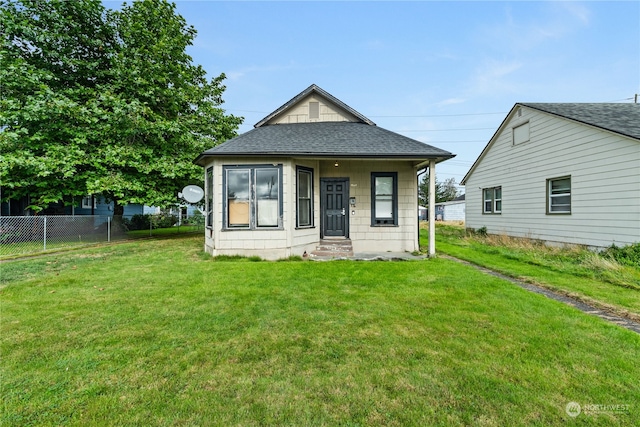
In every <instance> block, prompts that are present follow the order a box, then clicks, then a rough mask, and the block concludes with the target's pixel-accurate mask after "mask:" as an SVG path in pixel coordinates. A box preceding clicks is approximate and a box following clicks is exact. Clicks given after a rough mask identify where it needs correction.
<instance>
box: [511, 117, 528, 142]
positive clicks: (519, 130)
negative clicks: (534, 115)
mask: <svg viewBox="0 0 640 427" xmlns="http://www.w3.org/2000/svg"><path fill="white" fill-rule="evenodd" d="M527 141H529V122H527V123H523V124H521V125H520V126H516V127H514V128H513V145H517V144H522V143H523V142H527Z"/></svg>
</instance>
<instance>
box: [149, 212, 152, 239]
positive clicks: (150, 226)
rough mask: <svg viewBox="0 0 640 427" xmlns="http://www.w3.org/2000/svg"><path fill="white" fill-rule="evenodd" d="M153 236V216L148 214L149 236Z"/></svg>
mask: <svg viewBox="0 0 640 427" xmlns="http://www.w3.org/2000/svg"><path fill="white" fill-rule="evenodd" d="M152 236H153V216H151V215H149V237H152Z"/></svg>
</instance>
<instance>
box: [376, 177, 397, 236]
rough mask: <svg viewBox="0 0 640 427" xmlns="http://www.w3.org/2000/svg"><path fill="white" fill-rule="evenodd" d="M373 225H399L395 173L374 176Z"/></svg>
mask: <svg viewBox="0 0 640 427" xmlns="http://www.w3.org/2000/svg"><path fill="white" fill-rule="evenodd" d="M371 175H372V178H373V179H372V191H371V192H372V194H371V196H372V212H371V213H372V218H371V219H372V221H371V224H372V225H374V226H375V225H397V224H398V217H397V209H398V208H397V206H398V199H397V194H396V191H397V189H396V185H397V183H396V179H397V174H396V173H395V172H373V173H372V174H371Z"/></svg>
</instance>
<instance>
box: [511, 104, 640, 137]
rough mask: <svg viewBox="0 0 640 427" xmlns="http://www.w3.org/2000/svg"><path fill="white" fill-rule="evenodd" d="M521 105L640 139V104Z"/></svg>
mask: <svg viewBox="0 0 640 427" xmlns="http://www.w3.org/2000/svg"><path fill="white" fill-rule="evenodd" d="M519 105H522V106H525V107H529V108H534V109H536V110H540V111H545V112H547V113H551V114H555V115H557V116H561V117H564V118H567V119H571V120H575V121H577V122H580V123H585V124H588V125H591V126H596V127H599V128H601V129H606V130H608V131H611V132H616V133H619V134H621V135H625V136H629V137H631V138H636V139H640V104H631V103H625V104H614V103H598V104H595V103H594V104H591V103H553V104H551V103H519Z"/></svg>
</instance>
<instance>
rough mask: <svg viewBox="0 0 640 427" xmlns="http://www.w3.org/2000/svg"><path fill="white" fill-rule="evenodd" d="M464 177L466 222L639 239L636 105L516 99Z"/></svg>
mask: <svg viewBox="0 0 640 427" xmlns="http://www.w3.org/2000/svg"><path fill="white" fill-rule="evenodd" d="M462 184H464V185H465V186H466V200H467V209H466V225H467V227H468V228H470V229H479V228H482V227H486V230H487V232H488V233H491V234H506V235H509V236H516V237H527V238H533V239H539V240H543V241H546V242H549V243H556V244H580V245H586V246H590V247H596V248H597V247H607V246H610V245H612V244H615V245H618V246H624V245H628V244H632V243H636V242H640V105H638V104H629V103H625V104H611V103H609V104H546V103H535V104H530V103H517V104H515V106H514V107H513V108H512V109H511V111H510V112H509V114H508V115H507V117H506V118H505V119H504V121H503V122H502V124H501V125H500V127H499V128H498V130H497V131H496V133H495V134H494V136H493V137H492V138H491V140H490V141H489V143H488V144H487V146H486V147H485V148H484V150H483V151H482V153H481V154H480V156H479V157H478V159H477V160H476V161H475V163H474V164H473V165H472V166H471V169H470V170H469V172H468V173H467V175H466V176H465V177H464V179H463V180H462Z"/></svg>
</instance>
